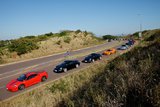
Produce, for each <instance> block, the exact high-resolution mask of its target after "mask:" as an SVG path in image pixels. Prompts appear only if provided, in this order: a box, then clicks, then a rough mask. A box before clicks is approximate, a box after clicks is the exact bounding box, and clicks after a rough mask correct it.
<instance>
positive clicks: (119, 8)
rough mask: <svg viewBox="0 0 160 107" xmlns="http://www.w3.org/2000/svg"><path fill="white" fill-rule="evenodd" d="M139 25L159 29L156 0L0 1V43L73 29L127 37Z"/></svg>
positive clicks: (159, 4)
mask: <svg viewBox="0 0 160 107" xmlns="http://www.w3.org/2000/svg"><path fill="white" fill-rule="evenodd" d="M138 14H141V15H138ZM140 20H141V21H140ZM140 22H141V23H142V26H143V30H144V29H156V28H160V0H0V39H3V40H4V39H13V38H19V37H21V36H27V35H39V34H44V33H48V32H54V33H56V32H59V31H61V30H77V29H81V30H87V31H91V32H93V33H95V34H96V35H105V34H113V35H115V34H128V33H133V32H136V31H138V30H139V23H140Z"/></svg>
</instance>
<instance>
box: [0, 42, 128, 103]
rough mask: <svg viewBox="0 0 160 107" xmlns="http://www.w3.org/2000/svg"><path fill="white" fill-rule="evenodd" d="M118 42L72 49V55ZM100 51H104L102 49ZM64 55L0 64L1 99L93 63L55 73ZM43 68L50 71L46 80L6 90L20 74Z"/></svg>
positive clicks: (110, 45) (115, 45)
mask: <svg viewBox="0 0 160 107" xmlns="http://www.w3.org/2000/svg"><path fill="white" fill-rule="evenodd" d="M124 42H125V41H122V42H121V43H124ZM117 44H119V42H118V41H112V42H107V43H105V44H102V45H98V46H93V47H90V48H85V49H80V50H76V51H72V52H70V56H75V55H78V54H81V55H82V54H83V53H85V52H91V51H95V50H98V49H100V48H102V47H104V48H106V49H109V48H111V47H117ZM118 46H119V45H118ZM99 53H102V51H100V52H99ZM64 56H65V53H60V54H56V55H50V56H47V57H42V58H37V59H32V60H28V61H23V62H22V61H21V62H17V63H12V64H6V65H0V101H2V100H5V99H8V98H11V97H13V96H16V95H18V94H21V93H24V92H26V91H29V90H31V89H33V88H35V87H37V86H40V85H42V84H45V83H46V82H49V81H53V80H56V79H59V78H61V77H63V76H65V75H67V74H69V73H72V72H75V71H77V70H80V69H83V68H85V67H87V66H89V65H91V64H92V63H89V64H88V63H81V66H80V67H79V68H77V69H73V70H70V71H68V72H67V73H53V69H54V68H55V66H56V65H57V64H59V63H61V62H62V60H61V61H60V59H64ZM84 57H85V56H80V57H78V58H76V59H77V60H79V61H82V60H83V58H84ZM109 57H110V56H103V59H109ZM42 70H45V71H47V72H48V75H49V77H48V79H47V81H46V82H44V83H39V84H36V85H34V86H31V87H28V88H26V89H24V90H22V91H17V92H9V91H7V90H6V84H7V83H8V82H9V81H10V80H12V79H16V78H17V77H18V76H19V75H21V74H23V73H26V72H30V71H42Z"/></svg>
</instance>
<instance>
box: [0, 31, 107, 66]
mask: <svg viewBox="0 0 160 107" xmlns="http://www.w3.org/2000/svg"><path fill="white" fill-rule="evenodd" d="M92 36H93V35H92V34H90V33H89V34H87V35H86V34H85V33H84V32H80V33H78V34H77V33H75V32H71V33H69V34H68V35H66V36H62V37H53V38H50V39H48V40H45V41H41V42H39V43H38V45H39V47H40V48H39V49H37V50H33V51H32V52H30V53H26V54H24V55H21V56H18V55H17V54H16V53H15V52H14V53H9V52H8V51H6V52H5V55H3V56H1V58H2V60H3V63H9V62H15V61H20V60H26V59H31V58H36V57H41V56H46V55H51V54H54V53H59V52H65V51H68V50H69V51H70V50H76V49H79V48H85V47H89V46H93V45H97V44H102V43H104V41H100V40H98V39H96V38H94V37H92ZM66 38H70V41H69V43H67V42H65V39H66Z"/></svg>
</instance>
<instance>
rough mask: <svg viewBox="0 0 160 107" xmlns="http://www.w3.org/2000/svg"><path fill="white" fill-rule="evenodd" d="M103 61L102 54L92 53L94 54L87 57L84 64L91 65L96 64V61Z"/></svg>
mask: <svg viewBox="0 0 160 107" xmlns="http://www.w3.org/2000/svg"><path fill="white" fill-rule="evenodd" d="M101 59H102V55H101V54H97V53H92V54H90V55H88V56H87V57H85V58H84V60H83V61H82V62H85V63H87V62H88V63H91V62H94V61H95V60H101Z"/></svg>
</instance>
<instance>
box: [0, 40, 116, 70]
mask: <svg viewBox="0 0 160 107" xmlns="http://www.w3.org/2000/svg"><path fill="white" fill-rule="evenodd" d="M112 42H115V41H112ZM112 42H107V43H112ZM107 43H106V42H105V43H103V44H99V45H94V46H90V47H85V48H81V49H76V50H73V52H76V51H79V50H84V49H89V48H94V47H97V46H101V45H105V44H107ZM64 53H66V52H65V51H64V52H60V53H53V54H51V55H47V56H42V57H37V58H32V59H28V60H22V61H16V62H11V63H7V64H2V65H0V67H3V66H7V65H12V64H17V63H20V62H26V61H31V60H35V59H41V58H46V57H50V56H55V55H60V54H64Z"/></svg>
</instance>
